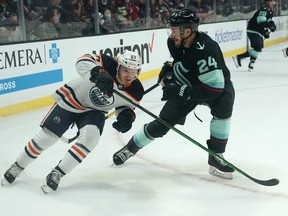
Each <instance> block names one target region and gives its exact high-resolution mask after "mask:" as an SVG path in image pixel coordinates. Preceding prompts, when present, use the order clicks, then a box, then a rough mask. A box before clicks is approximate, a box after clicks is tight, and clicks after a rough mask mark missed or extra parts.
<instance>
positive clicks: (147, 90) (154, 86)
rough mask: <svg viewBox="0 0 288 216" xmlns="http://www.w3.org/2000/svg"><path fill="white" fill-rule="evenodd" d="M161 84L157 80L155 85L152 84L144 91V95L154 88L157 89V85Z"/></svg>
mask: <svg viewBox="0 0 288 216" xmlns="http://www.w3.org/2000/svg"><path fill="white" fill-rule="evenodd" d="M158 86H159V83H158V82H157V83H156V84H154V85H153V86H151V87H150V88H148V89H146V90H145V91H144V95H145V94H147V93H148V92H150V91H152V90H153V89H155V88H156V87H158Z"/></svg>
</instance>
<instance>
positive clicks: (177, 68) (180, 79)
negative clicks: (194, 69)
mask: <svg viewBox="0 0 288 216" xmlns="http://www.w3.org/2000/svg"><path fill="white" fill-rule="evenodd" d="M173 73H174V76H175V78H176V82H177V83H178V84H180V85H189V86H191V84H190V82H189V80H188V79H187V78H186V77H185V74H187V73H189V70H187V69H186V68H185V67H184V66H183V64H182V62H175V63H174V66H173Z"/></svg>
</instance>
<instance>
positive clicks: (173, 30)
mask: <svg viewBox="0 0 288 216" xmlns="http://www.w3.org/2000/svg"><path fill="white" fill-rule="evenodd" d="M170 37H171V39H172V40H173V41H174V43H175V46H176V47H181V44H182V37H181V31H180V28H179V27H170Z"/></svg>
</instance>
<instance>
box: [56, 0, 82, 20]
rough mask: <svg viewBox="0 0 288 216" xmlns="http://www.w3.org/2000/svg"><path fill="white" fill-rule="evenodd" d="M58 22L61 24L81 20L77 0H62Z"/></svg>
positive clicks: (80, 6)
mask: <svg viewBox="0 0 288 216" xmlns="http://www.w3.org/2000/svg"><path fill="white" fill-rule="evenodd" d="M60 6H61V10H60V14H61V15H60V22H61V23H63V24H66V23H71V22H79V21H81V10H82V5H81V1H79V0H62V2H61V4H60Z"/></svg>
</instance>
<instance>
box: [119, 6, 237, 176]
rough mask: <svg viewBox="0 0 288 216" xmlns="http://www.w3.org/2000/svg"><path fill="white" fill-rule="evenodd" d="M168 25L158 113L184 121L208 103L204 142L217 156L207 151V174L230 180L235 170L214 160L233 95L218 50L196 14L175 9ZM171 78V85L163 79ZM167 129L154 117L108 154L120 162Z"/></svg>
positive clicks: (226, 126)
mask: <svg viewBox="0 0 288 216" xmlns="http://www.w3.org/2000/svg"><path fill="white" fill-rule="evenodd" d="M169 25H170V30H171V35H170V37H169V38H168V40H167V44H168V48H169V51H170V54H171V56H172V57H173V64H172V66H170V65H169V64H167V63H165V64H164V66H163V67H162V70H161V71H160V74H159V78H158V82H159V83H165V84H164V85H163V88H162V90H163V96H162V100H163V101H167V102H166V103H165V105H164V107H163V108H162V110H161V111H160V115H159V117H160V118H161V119H162V120H164V121H166V122H167V123H169V124H170V125H171V126H174V125H176V124H184V123H185V118H186V116H187V115H188V114H189V113H190V112H191V111H192V110H194V109H195V107H196V106H197V105H207V106H208V107H209V108H210V110H211V114H212V119H211V123H210V137H209V139H208V140H207V145H208V148H209V149H210V150H211V151H213V152H215V153H216V154H218V156H219V157H214V156H211V155H209V157H208V164H209V165H210V168H209V173H210V174H212V175H215V176H219V177H222V178H226V179H232V177H233V176H232V173H233V172H234V169H232V168H230V167H229V166H228V165H227V164H226V163H225V162H224V161H223V160H221V159H219V158H221V157H222V158H223V153H224V152H225V149H226V144H227V141H228V137H229V130H230V121H231V116H232V110H233V104H234V94H235V92H234V88H233V85H232V82H231V79H230V71H229V69H228V68H227V66H226V64H225V61H224V58H223V54H222V51H221V49H220V47H219V45H218V44H217V43H216V42H215V41H214V40H212V39H211V38H210V37H209V36H208V35H207V34H205V33H203V32H199V31H198V25H199V16H198V15H197V14H196V13H194V12H193V11H191V10H189V9H183V10H180V11H176V12H174V13H173V14H172V15H171V17H170V19H169ZM170 76H172V77H173V78H172V80H173V82H172V83H171V82H167V79H166V78H168V77H170ZM163 81H164V82H163ZM168 131H169V128H168V127H167V126H165V125H163V124H161V123H160V122H158V121H157V120H154V121H152V122H150V123H148V124H145V125H144V126H143V127H141V128H140V130H139V131H138V132H136V134H134V136H133V137H132V138H131V139H130V141H129V142H128V144H127V145H125V146H124V147H123V148H122V149H120V150H119V151H117V152H116V153H115V154H114V155H113V161H114V163H115V164H116V165H121V164H123V163H125V161H126V160H128V159H129V158H130V157H132V156H134V155H135V154H136V153H137V152H138V151H139V150H140V149H141V148H143V147H145V146H146V145H148V144H149V143H151V142H152V141H153V140H154V139H156V138H160V137H163V136H164V135H165V134H166V133H167V132H168ZM163 151H164V150H163Z"/></svg>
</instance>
